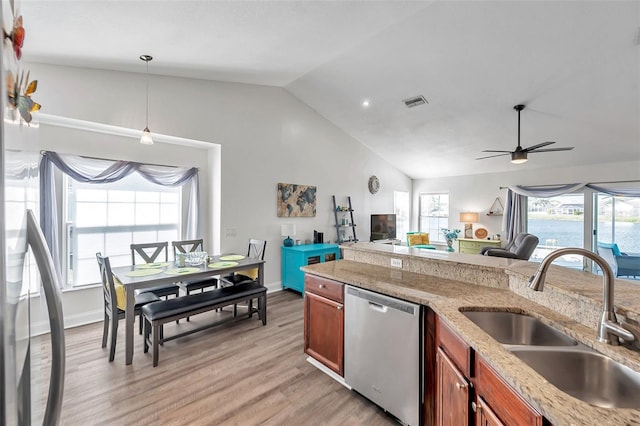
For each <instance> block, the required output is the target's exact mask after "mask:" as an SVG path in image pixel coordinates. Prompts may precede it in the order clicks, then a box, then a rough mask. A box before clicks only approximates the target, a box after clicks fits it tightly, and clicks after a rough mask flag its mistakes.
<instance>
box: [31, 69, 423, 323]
mask: <svg viewBox="0 0 640 426" xmlns="http://www.w3.org/2000/svg"><path fill="white" fill-rule="evenodd" d="M26 68H29V69H30V71H31V77H32V78H33V79H37V80H38V91H37V93H36V94H34V95H32V98H33V99H34V100H35V101H36V102H38V103H40V104H42V112H43V113H47V114H51V115H56V116H62V117H70V118H74V119H80V120H87V121H92V122H97V123H103V124H109V125H114V126H121V127H127V128H133V129H142V128H143V127H144V125H145V117H144V114H145V103H144V102H145V75H144V74H135V73H123V72H113V71H103V70H90V69H80V68H71V67H58V66H52V65H43V64H28V65H27V66H26ZM149 103H150V105H149V114H150V117H149V127H150V129H151V130H152V132H157V133H162V134H166V135H171V136H178V137H183V138H188V139H194V140H199V141H205V142H211V143H215V144H219V145H220V146H221V159H222V167H221V170H220V171H219V173H220V175H219V179H220V188H221V190H220V194H215V193H212V190H211V188H214V187H215V185H214V184H212V185H211V186H209V190H208V191H203V193H202V199H201V203H202V205H203V206H209V207H205V208H207V210H208V211H209V212H210V206H213V205H214V204H216V203H219V205H220V206H221V217H220V224H219V226H217V223H216V222H217V220H216V218H215V217H210V218H209V221H208V223H207V224H205V229H210V230H211V234H212V237H211V238H212V239H214V240H218V239H219V252H220V253H226V252H244V251H245V250H246V246H247V241H248V239H249V238H260V239H266V240H267V241H268V243H267V251H266V256H265V260H266V261H267V264H266V267H265V272H266V274H265V282H266V283H267V285H269V286H270V287H272V288H276V287H278V285H279V283H280V257H281V256H280V246H281V242H282V239H283V237H281V236H280V224H281V223H285V222H286V223H289V222H291V223H295V224H296V225H297V234H296V236H295V238H296V239H301V240H305V239H312V238H313V230H318V231H322V232H324V233H325V240H331V241H335V240H336V233H335V228H334V227H333V224H334V220H333V212H332V211H331V195H333V194H335V195H336V196H338V197H343V198H342V199H344V197H346V196H347V195H350V196H351V200H352V204H353V208H354V209H355V221H356V224H357V225H358V227H357V231H358V237H359V238H360V239H361V240H366V239H368V238H369V215H370V214H371V213H372V212H373V213H382V212H384V213H387V212H393V191H411V188H412V182H411V180H410V179H409V178H408V177H407V176H406V175H404V174H403V173H401V172H399V171H398V170H396V169H395V168H393V167H391V166H390V165H389V164H388V163H387V162H385V161H384V160H383V159H381V158H380V157H378V156H377V155H375V154H373V153H372V152H371V151H369V150H368V149H367V148H365V147H364V146H363V145H362V144H360V143H359V142H357V141H355V140H354V139H353V138H351V137H350V136H348V135H347V134H345V133H344V132H342V131H341V130H340V129H338V128H336V127H335V126H334V125H333V124H331V123H330V122H328V121H327V120H326V119H324V118H323V117H321V116H319V115H318V114H317V113H316V112H315V111H313V110H312V109H310V108H309V107H307V106H306V105H305V104H303V103H301V102H300V101H298V100H297V99H296V98H294V97H293V96H291V95H290V94H289V93H288V92H286V91H285V90H283V89H280V88H275V87H266V86H255V85H246V84H231V83H220V82H212V81H205V80H193V79H183V78H170V77H162V76H153V75H152V76H150V79H149ZM36 117H37V116H36ZM43 130H44V126H43ZM54 133H55V137H53V136H51V135H53V134H54ZM40 139H41V145H42V147H43V148H46V149H50V150H54V151H55V150H58V151H61V152H67V153H77V154H84V155H93V156H104V157H108V158H122V159H135V160H137V161H144V160H145V159H147V158H150V159H151V158H153V160H150V161H151V162H158V163H161V164H176V165H182V166H186V165H195V166H198V167H205V168H206V166H203V165H202V164H203V162H205V164H206V160H207V159H206V158H203V157H204V156H200V155H199V154H196V153H194V151H192V150H188V152H187V150H185V152H181V151H176V150H175V149H174V148H167V147H164V146H162V145H160V144H156V145H153V146H149V147H146V146H141V145H139V144H137V143H135V141H125V140H122V141H120V142H119V143H117V144H111V143H110V142H107V141H106V139H105V137H104V135H96V137H95V139H94V138H91V139H84V138H82V139H80V138H78V137H77V136H76V135H74V133H73V131H71V130H64V129H55V130H52V129H49V130H46V131H43V132H41V135H40ZM206 172H207V173H208V174H209V178H210V179H212V180H213V181H215V178H216V176H217V173H218V171H216V170H207V171H206ZM372 174H375V175H377V176H378V178H379V179H380V182H381V189H380V192H378V194H376V195H375V196H374V195H371V194H369V192H368V189H367V181H368V178H369V176H370V175H372ZM278 182H286V183H298V184H307V185H315V186H317V216H316V217H314V218H278V217H276V188H277V184H278ZM217 196H219V200H216V197H217ZM339 204H340V202H339ZM227 230H229V231H235V235H234V236H228V235H227V232H226V231H227ZM205 238H206V236H205ZM208 245H209V246H215V243H213V242H212V243H208ZM75 297H76V296H74V298H75ZM91 297H92V298H95V294H92V296H91ZM74 300H75V299H74ZM93 301H94V302H95V299H93ZM98 303H99V304H100V303H102V302H101V299H100V298H99V297H98ZM66 304H67V303H66V302H65V308H66ZM74 305H75V302H74ZM74 314H76V315H80V314H81V313H80V312H74ZM68 323H69V322H68ZM69 324H70V323H69Z"/></svg>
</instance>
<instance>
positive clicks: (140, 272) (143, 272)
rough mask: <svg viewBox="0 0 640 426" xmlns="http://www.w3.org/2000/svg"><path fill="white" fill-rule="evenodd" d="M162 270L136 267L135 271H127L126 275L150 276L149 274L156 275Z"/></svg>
mask: <svg viewBox="0 0 640 426" xmlns="http://www.w3.org/2000/svg"><path fill="white" fill-rule="evenodd" d="M160 272H162V269H152V268H147V269H136V270H135V271H129V272H125V273H124V275H126V276H127V277H148V276H149V275H156V274H159V273H160Z"/></svg>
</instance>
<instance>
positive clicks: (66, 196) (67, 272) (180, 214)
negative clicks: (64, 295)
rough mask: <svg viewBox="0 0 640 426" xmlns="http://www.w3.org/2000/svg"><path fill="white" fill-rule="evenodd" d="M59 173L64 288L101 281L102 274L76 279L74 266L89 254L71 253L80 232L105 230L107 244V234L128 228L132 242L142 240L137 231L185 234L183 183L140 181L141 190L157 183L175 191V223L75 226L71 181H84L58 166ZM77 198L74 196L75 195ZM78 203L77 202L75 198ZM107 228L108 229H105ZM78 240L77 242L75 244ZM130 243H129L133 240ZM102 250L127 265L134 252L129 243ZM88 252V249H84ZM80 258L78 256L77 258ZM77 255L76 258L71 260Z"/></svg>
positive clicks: (162, 189)
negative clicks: (114, 249)
mask: <svg viewBox="0 0 640 426" xmlns="http://www.w3.org/2000/svg"><path fill="white" fill-rule="evenodd" d="M57 173H59V174H60V181H61V184H62V188H63V190H62V191H60V192H61V196H60V197H61V199H60V202H59V204H60V206H61V209H62V212H63V215H62V216H61V217H63V218H64V220H63V221H60V226H61V227H62V228H63V229H62V230H59V232H60V231H62V232H64V234H61V235H64V238H61V239H60V240H61V245H62V247H61V249H62V250H63V251H62V252H61V253H62V258H63V262H62V263H63V264H62V268H63V269H62V274H63V277H62V280H63V282H64V285H63V289H78V288H86V287H89V286H93V285H96V284H98V283H99V278H96V281H95V282H85V283H77V282H76V280H77V277H75V276H74V270H73V268H74V266H76V265H77V264H78V262H79V261H81V260H83V261H86V260H87V257H86V256H85V257H82V258H78V256H80V255H81V254H78V253H76V252H75V251H74V252H73V253H72V250H74V249H75V247H74V245H77V240H78V237H79V236H80V235H83V234H90V233H94V234H95V231H100V230H103V232H102V238H103V242H102V244H103V245H104V244H105V240H106V239H107V237H108V234H115V233H123V232H127V233H130V234H131V239H130V243H134V242H142V241H137V240H136V239H135V234H136V233H142V232H149V231H152V232H166V231H175V233H176V236H175V239H176V240H179V239H181V238H182V237H181V234H182V228H183V226H182V223H183V220H184V219H185V218H184V212H185V210H186V206H185V202H187V201H186V198H187V197H185V196H184V193H183V188H184V187H183V186H180V187H175V188H168V187H163V186H161V185H155V184H153V183H151V182H147V181H140V182H139V183H141V184H142V186H141V187H140V189H139V191H141V192H149V189H150V188H151V189H155V188H154V187H157V188H158V190H157V191H156V192H158V193H160V192H172V191H174V192H176V193H177V195H178V200H177V203H176V204H177V207H178V208H177V218H176V222H175V223H170V224H166V223H165V224H163V223H157V224H148V223H147V224H141V225H130V224H119V225H113V226H83V227H80V228H78V227H74V226H73V224H72V223H71V222H70V220H69V219H70V212H69V207H70V203H71V202H72V200H70V197H72V195H71V188H72V185H78V184H80V185H82V183H80V182H77V181H75V180H74V179H72V178H71V177H70V176H68V175H66V174H64V173H62V172H60V171H59V170H58V171H57ZM130 178H131V179H138V178H139V176H138V175H135V174H134V175H131V176H128V177H127V178H125V179H130ZM127 183H128V182H127V181H126V180H125V181H118V182H115V183H114V186H116V187H118V186H123V185H124V186H128V185H126V184H127ZM90 185H91V186H92V187H96V188H98V187H99V186H104V185H110V184H90ZM110 189H111V190H112V189H113V188H104V190H105V191H108V190H110ZM74 199H75V197H74ZM76 203H77V202H76ZM157 205H158V208H160V207H161V205H162V200H161V197H160V198H159V200H158V202H157ZM104 231H107V232H104ZM74 242H75V244H74ZM130 243H129V244H130ZM103 254H105V255H109V257H110V258H111V259H112V266H126V265H129V264H130V263H131V253H130V249H129V246H128V244H127V245H126V247H123V248H122V250H118V252H117V253H105V252H103ZM85 255H86V253H85ZM76 258H77V260H76ZM72 259H74V260H75V261H74V260H72ZM96 277H99V275H98V273H97V269H96Z"/></svg>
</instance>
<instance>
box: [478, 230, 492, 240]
mask: <svg viewBox="0 0 640 426" xmlns="http://www.w3.org/2000/svg"><path fill="white" fill-rule="evenodd" d="M487 235H489V233H488V232H487V230H486V229H484V228H478V229H476V232H475V236H476V238H478V239H479V240H484V239H485V238H487Z"/></svg>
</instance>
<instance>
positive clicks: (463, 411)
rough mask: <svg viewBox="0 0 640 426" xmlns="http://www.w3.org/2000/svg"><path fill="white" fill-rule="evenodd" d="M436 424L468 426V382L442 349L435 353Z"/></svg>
mask: <svg viewBox="0 0 640 426" xmlns="http://www.w3.org/2000/svg"><path fill="white" fill-rule="evenodd" d="M436 387H437V392H436V395H437V396H436V401H437V402H436V407H437V410H436V424H437V425H440V426H444V425H447V426H466V425H468V424H469V381H468V380H467V379H466V377H464V376H463V375H462V373H461V372H460V371H459V370H458V369H457V368H456V366H455V364H454V363H453V361H451V359H449V357H448V356H447V354H445V353H444V351H443V350H442V348H438V350H437V352H436Z"/></svg>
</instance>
